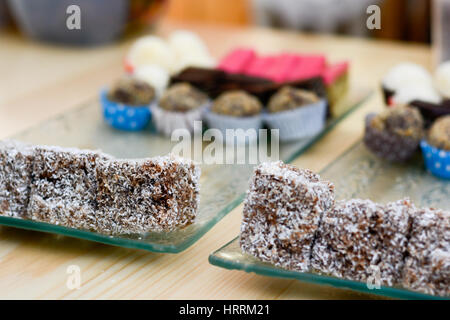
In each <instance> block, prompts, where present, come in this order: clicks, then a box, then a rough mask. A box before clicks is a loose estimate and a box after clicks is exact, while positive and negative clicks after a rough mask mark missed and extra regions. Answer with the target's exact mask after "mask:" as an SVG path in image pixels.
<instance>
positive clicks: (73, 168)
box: [0, 141, 200, 234]
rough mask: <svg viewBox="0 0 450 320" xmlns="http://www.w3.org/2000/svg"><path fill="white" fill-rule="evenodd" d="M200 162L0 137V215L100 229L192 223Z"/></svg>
mask: <svg viewBox="0 0 450 320" xmlns="http://www.w3.org/2000/svg"><path fill="white" fill-rule="evenodd" d="M199 178H200V169H199V168H198V166H196V165H195V164H194V163H193V162H192V161H190V160H186V159H182V158H178V157H175V156H171V155H169V156H165V157H155V158H148V159H139V160H124V159H115V158H113V157H112V156H109V155H107V154H103V153H101V152H98V151H91V150H79V149H75V148H60V147H52V146H29V145H25V144H21V143H19V142H13V141H8V142H3V143H1V144H0V215H6V216H14V217H20V218H24V219H32V220H35V221H41V222H47V223H51V224H55V225H61V226H65V227H70V228H76V229H84V230H90V231H95V232H100V233H105V234H127V233H145V232H160V231H171V230H174V229H176V228H180V227H183V226H186V225H188V224H190V223H192V222H193V221H194V219H195V216H196V213H197V209H198V205H199Z"/></svg>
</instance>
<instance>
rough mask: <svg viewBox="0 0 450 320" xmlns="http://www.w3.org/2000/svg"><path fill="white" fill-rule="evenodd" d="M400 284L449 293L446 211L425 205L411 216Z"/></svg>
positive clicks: (449, 215)
mask: <svg viewBox="0 0 450 320" xmlns="http://www.w3.org/2000/svg"><path fill="white" fill-rule="evenodd" d="M403 286H404V287H406V288H409V289H411V290H415V291H420V292H423V293H426V294H433V295H441V296H450V212H448V211H442V210H436V209H431V208H429V209H420V210H419V211H418V212H417V213H416V214H415V215H414V216H413V226H412V230H411V236H410V239H409V244H408V248H407V256H406V260H405V268H404V272H403Z"/></svg>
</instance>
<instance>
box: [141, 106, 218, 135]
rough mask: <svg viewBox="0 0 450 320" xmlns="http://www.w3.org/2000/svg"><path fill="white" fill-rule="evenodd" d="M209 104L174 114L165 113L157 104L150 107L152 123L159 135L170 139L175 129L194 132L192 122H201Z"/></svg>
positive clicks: (171, 112) (170, 112)
mask: <svg viewBox="0 0 450 320" xmlns="http://www.w3.org/2000/svg"><path fill="white" fill-rule="evenodd" d="M209 104H210V103H209V102H208V103H206V104H205V105H204V106H202V107H199V108H197V109H194V110H191V111H188V112H174V111H167V110H164V109H163V108H161V107H160V106H159V105H158V104H154V105H152V106H151V107H150V109H151V111H152V121H153V124H154V125H155V127H156V130H158V132H159V133H161V134H164V135H165V136H168V137H170V136H171V135H172V132H174V131H175V130H176V129H186V130H188V131H189V132H191V133H193V132H194V121H201V120H202V113H203V110H204V109H205V108H206V107H207V106H208V105H209Z"/></svg>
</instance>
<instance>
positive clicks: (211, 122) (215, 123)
mask: <svg viewBox="0 0 450 320" xmlns="http://www.w3.org/2000/svg"><path fill="white" fill-rule="evenodd" d="M203 118H204V119H205V121H206V124H207V126H208V128H210V129H218V130H220V132H221V133H222V136H223V140H225V142H227V141H226V131H227V129H233V130H236V129H242V130H244V131H247V130H249V129H255V130H256V137H257V136H258V130H259V129H261V128H262V125H263V122H262V117H261V115H260V114H259V115H256V116H252V117H231V116H226V115H222V114H217V113H214V112H212V111H211V108H210V107H208V108H206V109H205V110H204V112H203ZM250 139H251V136H246V138H245V143H248V142H250ZM235 140H236V141H237V142H244V141H241V140H239V139H237V138H236V139H235ZM251 140H253V139H251Z"/></svg>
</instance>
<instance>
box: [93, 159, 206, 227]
mask: <svg viewBox="0 0 450 320" xmlns="http://www.w3.org/2000/svg"><path fill="white" fill-rule="evenodd" d="M97 178H98V194H97V203H98V206H99V210H100V215H99V219H98V228H99V229H100V230H101V231H102V232H105V233H145V232H149V231H170V230H174V229H175V228H179V227H183V226H186V225H188V224H191V223H192V222H193V221H194V219H195V215H196V212H197V209H198V206H199V200H200V198H199V192H200V190H199V179H200V170H199V168H198V167H197V166H195V165H194V164H193V163H192V162H190V161H186V160H183V159H180V158H175V157H172V156H167V157H157V158H152V159H146V160H144V161H122V160H110V161H101V162H100V163H99V165H98V166H97Z"/></svg>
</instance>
